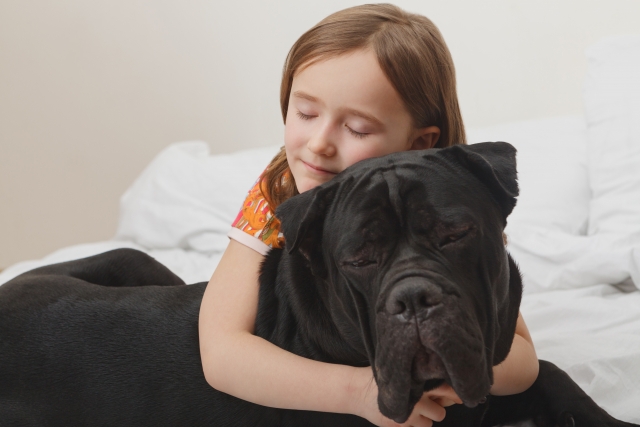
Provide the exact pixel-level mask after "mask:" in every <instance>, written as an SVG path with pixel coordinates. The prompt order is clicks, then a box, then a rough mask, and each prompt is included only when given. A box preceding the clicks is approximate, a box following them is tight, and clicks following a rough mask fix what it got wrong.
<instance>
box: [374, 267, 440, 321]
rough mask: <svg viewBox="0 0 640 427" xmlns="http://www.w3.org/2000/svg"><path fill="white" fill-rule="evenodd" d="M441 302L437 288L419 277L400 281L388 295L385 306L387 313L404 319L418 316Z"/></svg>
mask: <svg viewBox="0 0 640 427" xmlns="http://www.w3.org/2000/svg"><path fill="white" fill-rule="evenodd" d="M441 302H442V291H441V290H440V287H439V286H436V285H434V284H432V283H429V282H427V281H425V279H424V278H421V277H412V278H407V279H404V280H402V281H401V282H400V283H398V284H397V285H395V286H394V288H393V290H392V291H391V292H390V293H389V296H388V297H387V301H386V304H385V309H386V311H387V313H389V314H392V315H398V314H399V315H401V316H402V317H404V318H405V319H407V320H408V319H410V318H411V317H413V316H416V315H419V314H421V313H423V312H426V311H428V310H429V308H431V307H433V306H436V305H438V304H440V303H441Z"/></svg>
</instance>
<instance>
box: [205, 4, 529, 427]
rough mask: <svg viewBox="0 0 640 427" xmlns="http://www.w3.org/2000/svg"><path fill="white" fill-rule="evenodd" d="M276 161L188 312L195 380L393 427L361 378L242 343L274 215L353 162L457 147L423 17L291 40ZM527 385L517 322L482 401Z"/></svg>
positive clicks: (369, 12) (436, 409)
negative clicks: (197, 356) (195, 337)
mask: <svg viewBox="0 0 640 427" xmlns="http://www.w3.org/2000/svg"><path fill="white" fill-rule="evenodd" d="M280 102H281V107H282V115H283V118H284V122H285V137H284V148H283V150H282V151H281V152H280V153H279V154H278V155H277V156H276V157H275V158H274V159H273V160H272V161H271V163H270V164H269V166H268V167H267V169H266V170H265V172H264V173H263V174H262V176H261V177H260V178H259V180H258V182H257V183H256V185H255V187H254V188H253V189H252V190H251V191H250V192H249V195H248V197H247V199H246V201H245V203H244V205H243V208H242V210H241V211H240V214H239V215H238V218H237V219H236V221H235V222H234V224H233V227H232V230H231V232H230V233H229V237H230V238H231V241H230V242H229V247H228V248H227V250H226V251H225V253H224V255H223V257H222V260H221V261H220V264H219V266H218V268H217V269H216V271H215V272H214V274H213V276H212V278H211V281H210V282H209V285H208V286H207V290H206V292H205V294H204V298H203V300H202V307H201V310H200V350H201V357H202V365H203V369H204V374H205V377H206V379H207V381H208V382H209V384H210V385H211V386H213V387H215V388H216V389H218V390H221V391H223V392H225V393H228V394H231V395H233V396H236V397H238V398H241V399H244V400H247V401H250V402H254V403H257V404H260V405H265V406H271V407H278V408H289V409H303V410H313V411H326V412H339V413H351V414H356V415H359V416H361V417H364V418H366V419H368V420H369V421H370V422H372V423H373V424H375V425H378V426H399V424H397V423H395V422H393V421H391V420H389V419H387V418H385V417H384V416H382V414H381V413H380V412H379V411H378V406H377V392H378V390H377V386H376V384H375V381H373V374H372V371H371V368H355V367H351V366H342V365H335V364H328V363H322V362H317V361H313V360H309V359H305V358H302V357H299V356H296V355H294V354H292V353H289V352H287V351H285V350H282V349H280V348H278V347H276V346H275V345H273V344H271V343H269V342H267V341H266V340H263V339H262V338H259V337H257V336H255V335H253V328H254V323H255V318H256V311H257V306H258V270H259V266H260V263H261V261H262V260H263V258H264V255H265V254H266V253H267V252H268V251H269V249H270V248H280V247H282V246H283V243H284V242H283V237H282V234H281V233H280V232H279V226H280V224H279V222H278V220H277V218H275V217H274V216H273V212H274V211H275V208H276V207H277V206H278V205H279V204H280V203H282V202H283V201H284V200H286V199H287V198H289V197H291V196H294V195H295V194H298V193H301V192H304V191H307V190H309V189H311V188H313V187H315V186H317V185H320V184H322V183H324V182H327V181H329V180H330V179H331V178H333V177H334V176H335V175H336V174H337V173H339V172H341V171H342V170H344V169H345V168H347V167H348V166H350V165H352V164H354V163H356V162H357V161H359V160H362V159H366V158H370V157H376V156H383V155H386V154H389V153H393V152H397V151H405V150H415V149H426V148H431V147H447V146H450V145H453V144H464V143H465V134H464V128H463V125H462V118H461V115H460V111H459V107H458V100H457V98H456V87H455V73H454V67H453V62H452V60H451V56H450V54H449V51H448V49H447V47H446V45H445V43H444V40H443V39H442V36H441V35H440V33H439V31H438V30H437V28H436V27H435V26H434V25H433V23H432V22H431V21H429V20H428V19H427V18H425V17H423V16H420V15H414V14H409V13H406V12H404V11H403V10H401V9H399V8H397V7H395V6H392V5H365V6H358V7H353V8H349V9H346V10H342V11H340V12H337V13H335V14H333V15H331V16H329V17H327V18H326V19H324V20H323V21H321V22H320V23H319V24H317V25H316V26H315V27H313V28H312V29H311V30H309V31H307V32H306V33H305V34H303V35H302V37H300V39H298V41H297V42H296V43H295V44H294V45H293V47H292V48H291V51H290V52H289V55H288V57H287V60H286V62H285V67H284V73H283V78H282V86H281V92H280ZM537 374H538V362H537V358H536V354H535V351H534V347H533V344H532V342H531V337H530V336H529V333H528V330H527V327H526V325H525V323H524V321H523V319H522V316H520V318H519V319H518V325H517V328H516V336H515V338H514V341H513V345H512V348H511V352H510V353H509V356H508V357H507V359H506V360H505V361H504V362H503V363H502V364H500V365H499V366H496V367H495V368H494V385H493V387H492V389H491V392H492V393H493V394H513V393H519V392H522V391H524V390H526V389H527V388H528V387H529V386H530V385H531V384H532V383H533V381H534V380H535V378H536V376H537ZM453 403H461V401H460V399H459V398H458V396H456V394H455V393H454V392H453V390H452V389H451V388H450V387H449V386H442V387H439V388H438V389H436V390H432V391H430V392H427V393H425V394H424V396H423V398H422V399H421V400H420V401H419V402H418V404H417V405H416V407H415V409H414V411H413V413H412V414H411V417H410V418H409V420H408V421H407V422H406V423H405V424H402V425H403V426H416V427H418V426H420V427H422V426H430V425H431V424H432V420H435V421H441V420H442V419H443V418H444V416H445V409H444V407H445V406H448V405H451V404H453Z"/></svg>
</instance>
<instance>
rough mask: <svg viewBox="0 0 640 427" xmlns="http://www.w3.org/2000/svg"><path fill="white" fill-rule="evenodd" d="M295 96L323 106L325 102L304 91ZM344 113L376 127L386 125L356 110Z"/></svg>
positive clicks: (296, 92)
mask: <svg viewBox="0 0 640 427" xmlns="http://www.w3.org/2000/svg"><path fill="white" fill-rule="evenodd" d="M293 96H295V97H296V98H302V99H306V100H308V101H311V102H317V103H319V104H323V102H322V101H320V99H318V98H316V97H315V96H313V95H309V94H308V93H305V92H302V91H299V90H296V91H295V92H293ZM344 111H345V112H346V113H348V114H351V115H353V116H358V117H361V118H363V119H365V120H367V121H369V122H371V123H373V124H374V125H376V126H379V127H381V128H384V124H383V123H382V122H381V121H380V120H378V119H377V118H376V117H374V116H372V115H371V114H367V113H365V112H363V111H360V110H355V109H353V108H345V109H344Z"/></svg>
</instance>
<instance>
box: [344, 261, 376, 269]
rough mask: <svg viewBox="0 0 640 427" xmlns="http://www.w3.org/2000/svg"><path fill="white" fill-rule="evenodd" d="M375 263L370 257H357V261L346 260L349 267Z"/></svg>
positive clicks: (360, 266)
mask: <svg viewBox="0 0 640 427" xmlns="http://www.w3.org/2000/svg"><path fill="white" fill-rule="evenodd" d="M375 263H376V262H375V261H373V260H370V259H359V260H357V261H349V262H347V265H348V266H350V267H355V268H362V267H366V266H368V265H371V264H375Z"/></svg>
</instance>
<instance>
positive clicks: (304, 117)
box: [296, 110, 315, 120]
mask: <svg viewBox="0 0 640 427" xmlns="http://www.w3.org/2000/svg"><path fill="white" fill-rule="evenodd" d="M296 114H297V115H298V117H300V118H301V119H302V120H309V119H312V118H314V117H315V116H312V115H310V114H305V113H303V112H302V111H300V110H298V112H297V113H296Z"/></svg>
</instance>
